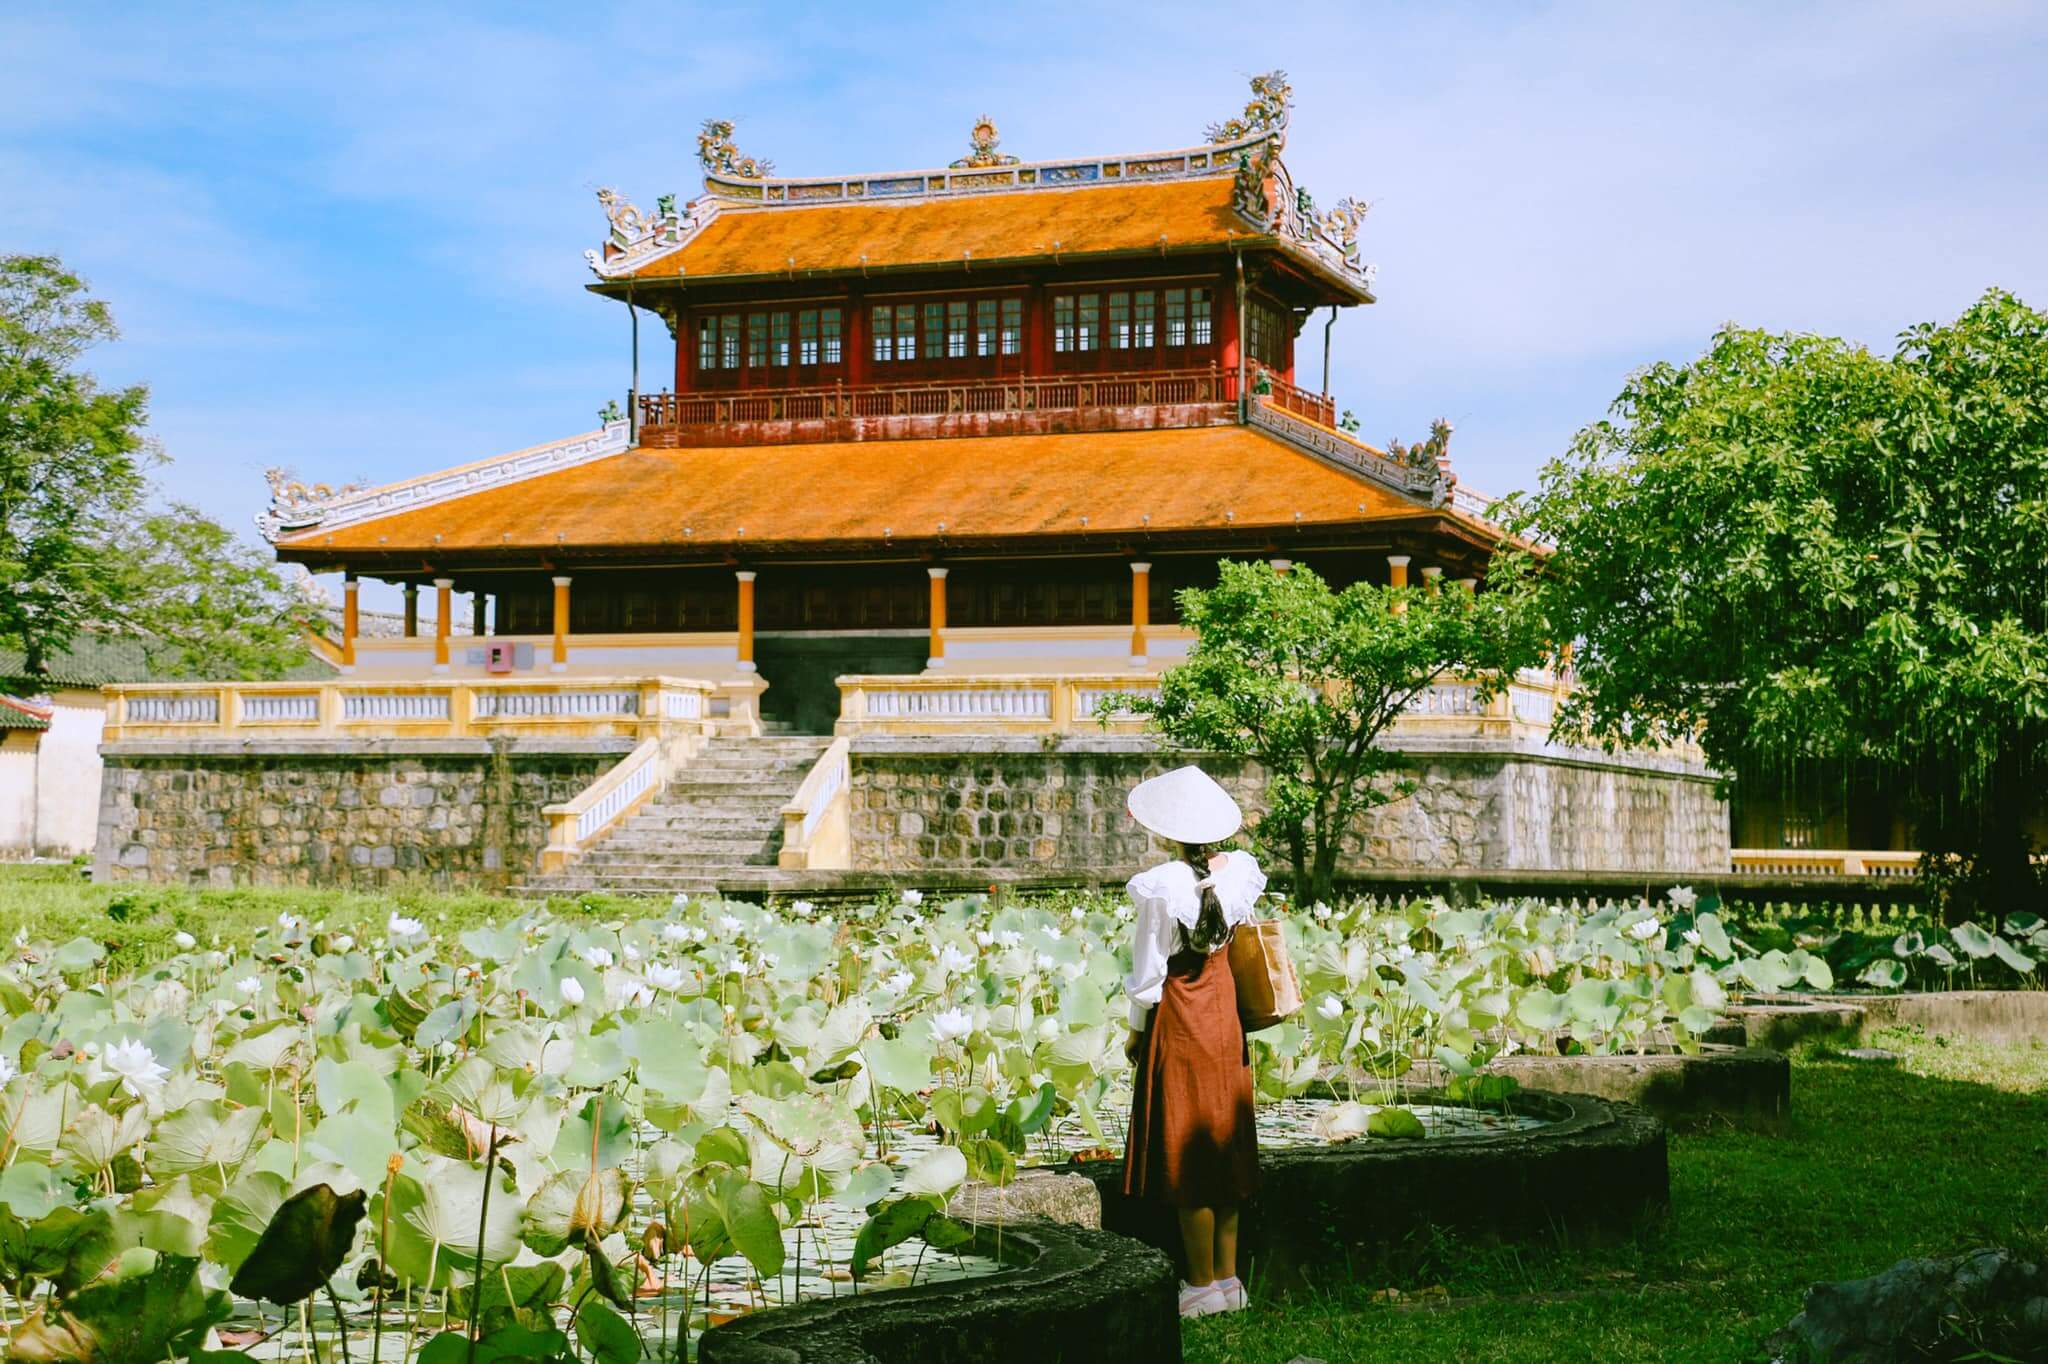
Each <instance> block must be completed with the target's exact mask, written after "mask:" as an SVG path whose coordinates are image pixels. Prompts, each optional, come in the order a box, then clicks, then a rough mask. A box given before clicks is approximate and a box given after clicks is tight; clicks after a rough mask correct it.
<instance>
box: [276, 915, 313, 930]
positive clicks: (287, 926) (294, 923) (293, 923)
mask: <svg viewBox="0 0 2048 1364" xmlns="http://www.w3.org/2000/svg"><path fill="white" fill-rule="evenodd" d="M305 922H306V921H305V920H304V919H301V918H299V917H298V916H297V915H295V914H280V915H278V916H277V926H278V927H279V928H281V929H283V930H284V931H285V932H287V933H296V932H298V931H299V929H300V927H301V926H302V925H304V923H305Z"/></svg>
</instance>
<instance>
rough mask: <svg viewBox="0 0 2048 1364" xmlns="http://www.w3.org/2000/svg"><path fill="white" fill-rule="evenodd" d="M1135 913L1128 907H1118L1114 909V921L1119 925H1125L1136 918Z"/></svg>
mask: <svg viewBox="0 0 2048 1364" xmlns="http://www.w3.org/2000/svg"><path fill="white" fill-rule="evenodd" d="M1137 912H1138V911H1136V910H1135V909H1132V908H1131V907H1130V906H1129V905H1118V906H1117V907H1116V921H1117V922H1118V923H1120V924H1127V923H1129V922H1130V921H1131V920H1132V919H1133V918H1134V917H1136V915H1137Z"/></svg>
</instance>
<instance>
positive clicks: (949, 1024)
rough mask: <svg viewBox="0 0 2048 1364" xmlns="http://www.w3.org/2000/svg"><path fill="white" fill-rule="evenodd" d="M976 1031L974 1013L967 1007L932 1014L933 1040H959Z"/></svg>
mask: <svg viewBox="0 0 2048 1364" xmlns="http://www.w3.org/2000/svg"><path fill="white" fill-rule="evenodd" d="M973 1031H974V1015H973V1014H970V1013H968V1012H967V1010H965V1009H947V1010H945V1011H944V1012H943V1013H938V1014H934V1015H933V1016H932V1040H933V1041H935V1042H958V1041H959V1040H960V1039H961V1038H963V1037H966V1036H967V1035H968V1034H970V1033H972V1032H973Z"/></svg>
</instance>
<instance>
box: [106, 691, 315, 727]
mask: <svg viewBox="0 0 2048 1364" xmlns="http://www.w3.org/2000/svg"><path fill="white" fill-rule="evenodd" d="M131 713H133V712H132V708H131ZM319 718H320V693H318V692H313V691H308V692H285V693H278V692H260V691H259V692H245V693H243V696H242V719H243V721H244V722H245V723H247V724H264V725H277V724H294V723H298V724H309V723H312V722H315V721H317V720H319Z"/></svg>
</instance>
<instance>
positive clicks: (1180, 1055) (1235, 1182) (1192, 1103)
mask: <svg viewBox="0 0 2048 1364" xmlns="http://www.w3.org/2000/svg"><path fill="white" fill-rule="evenodd" d="M1258 1187H1259V1136H1258V1129H1257V1126H1256V1125H1255V1123H1254V1120H1253V1117H1252V1072H1251V1066H1250V1065H1249V1063H1248V1058H1247V1055H1246V1051H1245V1041H1244V1029H1243V1027H1241V1026H1240V1025H1239V1023H1238V1021H1237V983H1236V981H1235V980H1234V979H1232V977H1231V974H1230V954H1229V953H1228V952H1178V953H1175V954H1174V956H1172V957H1171V958H1169V959H1168V961H1167V963H1166V984H1165V987H1164V988H1163V989H1162V990H1161V992H1160V995H1159V1003H1158V1004H1157V1005H1156V1006H1155V1007H1154V1008H1153V1010H1152V1017H1151V1018H1150V1020H1148V1022H1147V1024H1146V1027H1145V1035H1144V1039H1143V1042H1142V1043H1141V1045H1140V1049H1139V1052H1138V1061H1137V1074H1136V1075H1135V1077H1134V1078H1133V1080H1132V1090H1131V1128H1130V1137H1129V1140H1128V1141H1127V1143H1126V1144H1125V1147H1124V1193H1125V1194H1127V1195H1129V1196H1132V1197H1136V1198H1145V1199H1151V1200H1154V1201H1157V1202H1162V1203H1171V1204H1173V1205H1174V1206H1176V1207H1182V1208H1224V1207H1233V1206H1235V1205H1236V1204H1239V1203H1242V1202H1244V1200H1245V1199H1247V1198H1249V1197H1251V1195H1252V1193H1253V1192H1254V1191H1256V1190H1257V1188H1258Z"/></svg>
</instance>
